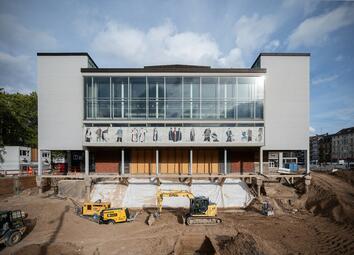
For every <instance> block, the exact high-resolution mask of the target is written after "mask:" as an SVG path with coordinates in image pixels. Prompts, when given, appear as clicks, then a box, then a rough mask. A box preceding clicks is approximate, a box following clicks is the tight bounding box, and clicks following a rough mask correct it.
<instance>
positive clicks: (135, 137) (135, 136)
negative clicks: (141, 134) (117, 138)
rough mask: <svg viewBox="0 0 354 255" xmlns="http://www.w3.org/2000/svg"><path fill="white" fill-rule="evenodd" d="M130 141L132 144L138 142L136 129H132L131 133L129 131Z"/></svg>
mask: <svg viewBox="0 0 354 255" xmlns="http://www.w3.org/2000/svg"><path fill="white" fill-rule="evenodd" d="M130 139H131V141H132V142H133V143H136V142H138V130H137V129H136V128H133V129H132V131H131V138H130Z"/></svg>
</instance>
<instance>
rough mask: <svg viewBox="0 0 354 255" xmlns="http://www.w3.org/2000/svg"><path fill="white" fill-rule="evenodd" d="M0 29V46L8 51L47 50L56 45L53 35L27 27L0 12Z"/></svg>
mask: <svg viewBox="0 0 354 255" xmlns="http://www.w3.org/2000/svg"><path fill="white" fill-rule="evenodd" d="M0 31H1V39H0V46H1V47H2V48H3V49H5V50H8V51H14V49H18V50H19V51H21V52H23V51H26V50H35V51H37V50H49V49H53V48H55V47H56V45H57V41H56V39H55V38H54V37H52V36H50V35H49V34H47V33H45V32H41V31H35V30H31V29H29V28H27V27H25V26H24V25H22V24H21V23H19V22H18V20H17V19H16V18H15V17H14V16H12V15H8V14H0Z"/></svg>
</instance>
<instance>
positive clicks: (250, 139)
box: [247, 129, 252, 142]
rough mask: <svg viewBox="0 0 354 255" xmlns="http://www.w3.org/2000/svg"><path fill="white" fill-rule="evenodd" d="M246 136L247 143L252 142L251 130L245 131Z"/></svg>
mask: <svg viewBox="0 0 354 255" xmlns="http://www.w3.org/2000/svg"><path fill="white" fill-rule="evenodd" d="M247 136H248V140H247V141H248V142H252V130H251V129H248V130H247Z"/></svg>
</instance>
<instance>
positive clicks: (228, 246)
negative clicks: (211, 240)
mask: <svg viewBox="0 0 354 255" xmlns="http://www.w3.org/2000/svg"><path fill="white" fill-rule="evenodd" d="M218 245H219V247H220V249H219V253H220V254H221V255H241V254H250V255H257V254H264V253H263V252H262V250H261V249H260V247H259V246H258V244H257V242H256V240H255V239H254V238H253V237H252V236H251V235H249V234H246V233H238V234H237V235H236V236H227V237H225V236H224V237H219V238H218Z"/></svg>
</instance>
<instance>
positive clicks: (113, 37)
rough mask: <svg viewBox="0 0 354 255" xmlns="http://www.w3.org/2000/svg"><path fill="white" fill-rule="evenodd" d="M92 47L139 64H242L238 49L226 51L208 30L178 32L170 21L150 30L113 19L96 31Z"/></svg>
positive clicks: (97, 50) (96, 50)
mask: <svg viewBox="0 0 354 255" xmlns="http://www.w3.org/2000/svg"><path fill="white" fill-rule="evenodd" d="M91 47H92V49H93V50H94V51H95V52H97V53H100V54H103V55H106V56H114V57H118V58H122V59H123V60H125V62H127V63H132V64H138V65H151V64H173V63H184V64H202V65H206V64H208V65H217V66H224V65H226V66H240V65H243V61H242V58H241V51H240V50H239V49H232V50H231V51H230V52H229V54H226V55H223V54H222V53H221V51H220V49H219V46H218V44H217V43H216V41H215V40H214V39H213V38H212V37H211V36H210V35H209V34H202V33H194V32H188V31H187V32H178V31H177V29H176V27H175V26H174V25H173V24H172V23H171V22H169V21H167V22H165V23H164V24H162V25H159V26H156V27H152V28H150V29H148V30H147V31H143V30H140V29H137V28H133V27H129V26H125V25H122V24H117V23H115V22H113V21H110V22H108V23H107V24H106V26H105V27H104V29H103V30H102V31H100V32H98V33H97V35H96V37H95V39H94V40H93V42H92V44H91Z"/></svg>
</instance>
